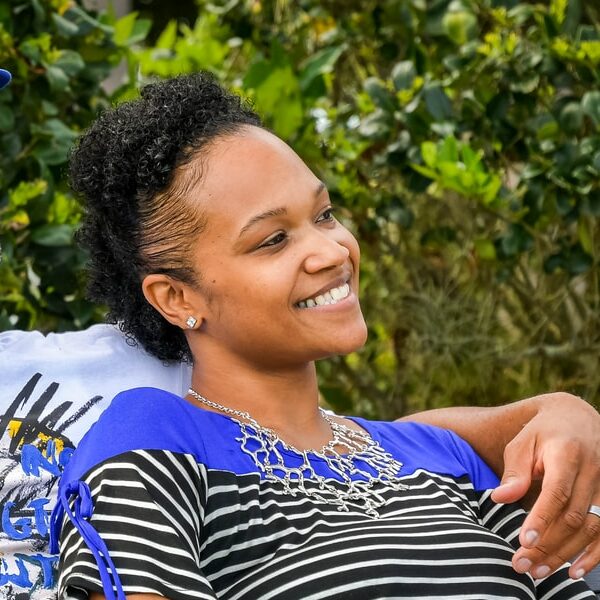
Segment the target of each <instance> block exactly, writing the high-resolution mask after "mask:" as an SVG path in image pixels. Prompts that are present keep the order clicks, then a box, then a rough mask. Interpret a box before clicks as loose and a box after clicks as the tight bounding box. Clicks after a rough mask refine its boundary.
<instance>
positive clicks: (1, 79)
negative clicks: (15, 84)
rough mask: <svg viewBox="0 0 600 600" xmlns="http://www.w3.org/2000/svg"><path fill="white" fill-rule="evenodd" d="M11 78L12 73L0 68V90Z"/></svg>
mask: <svg viewBox="0 0 600 600" xmlns="http://www.w3.org/2000/svg"><path fill="white" fill-rule="evenodd" d="M11 79H12V75H11V74H10V73H9V72H8V71H7V70H6V69H0V90H1V89H2V88H5V87H6V86H7V85H8V84H9V83H10V80H11Z"/></svg>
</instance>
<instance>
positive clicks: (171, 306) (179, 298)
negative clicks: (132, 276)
mask: <svg viewBox="0 0 600 600" xmlns="http://www.w3.org/2000/svg"><path fill="white" fill-rule="evenodd" d="M142 291H143V292H144V296H145V297H146V300H147V301H148V302H149V303H150V304H152V306H153V307H154V308H155V309H156V310H157V311H158V312H159V313H160V314H161V315H162V316H163V317H164V318H165V319H166V320H167V321H169V323H171V324H172V325H175V326H177V327H181V328H182V329H197V328H198V327H199V326H200V325H201V323H202V316H203V315H202V314H201V313H202V312H203V311H202V308H201V303H200V302H199V298H198V293H197V292H194V291H193V290H192V288H191V286H190V285H189V284H187V283H183V282H182V281H178V280H177V279H173V278H171V277H169V276H168V275H162V274H160V273H153V274H152V275H146V277H144V280H143V281H142Z"/></svg>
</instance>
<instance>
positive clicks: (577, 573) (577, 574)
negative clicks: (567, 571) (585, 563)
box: [575, 569, 585, 579]
mask: <svg viewBox="0 0 600 600" xmlns="http://www.w3.org/2000/svg"><path fill="white" fill-rule="evenodd" d="M584 575H585V569H577V571H575V579H581V578H582V577H583V576H584Z"/></svg>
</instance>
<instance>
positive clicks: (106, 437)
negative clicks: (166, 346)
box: [64, 387, 208, 479]
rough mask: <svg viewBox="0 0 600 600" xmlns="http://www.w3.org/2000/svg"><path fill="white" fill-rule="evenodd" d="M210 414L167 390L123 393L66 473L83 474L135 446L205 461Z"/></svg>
mask: <svg viewBox="0 0 600 600" xmlns="http://www.w3.org/2000/svg"><path fill="white" fill-rule="evenodd" d="M206 415H207V411H202V410H201V409H198V408H197V407H195V406H194V405H192V404H191V403H189V402H187V401H186V400H184V399H183V398H181V397H179V396H177V395H176V394H173V393H171V392H167V391H165V390H160V389H157V388H150V387H139V388H132V389H129V390H125V391H123V392H120V393H119V394H117V395H116V396H115V398H114V399H113V400H112V402H111V403H110V405H109V406H108V408H107V409H106V410H105V411H104V412H103V413H102V414H101V415H100V418H99V419H98V421H96V423H94V424H93V425H92V427H91V428H90V429H89V431H88V432H87V433H86V434H85V435H84V436H83V438H82V440H81V442H80V443H79V445H78V447H77V449H76V451H75V453H74V454H73V456H72V458H71V460H70V461H69V464H68V465H67V469H66V470H65V474H64V476H68V477H69V478H70V479H76V478H79V477H81V476H82V475H83V473H85V472H87V471H88V470H89V469H90V468H91V467H93V466H95V465H98V464H100V463H102V462H104V461H106V460H108V459H110V458H112V457H115V456H119V455H123V454H125V453H127V452H130V451H134V450H168V451H171V452H175V453H181V454H191V455H194V456H196V457H197V459H198V460H199V461H201V460H202V457H203V455H204V451H205V443H204V436H203V435H202V429H203V425H204V423H205V421H206V420H207V418H206ZM204 427H206V428H208V424H206V425H204Z"/></svg>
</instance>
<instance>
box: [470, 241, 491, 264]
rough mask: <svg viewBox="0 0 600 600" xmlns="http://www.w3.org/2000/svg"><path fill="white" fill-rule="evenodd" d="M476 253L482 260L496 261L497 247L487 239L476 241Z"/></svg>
mask: <svg viewBox="0 0 600 600" xmlns="http://www.w3.org/2000/svg"><path fill="white" fill-rule="evenodd" d="M474 245H475V252H476V253H477V256H479V258H480V259H481V260H496V247H495V246H494V244H493V243H492V242H491V241H490V240H487V239H481V238H480V239H477V240H475V241H474Z"/></svg>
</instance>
